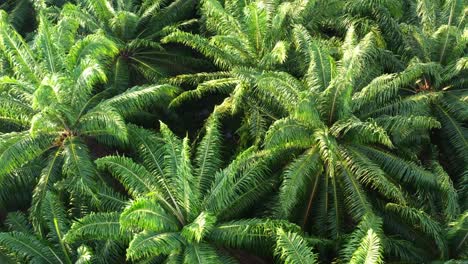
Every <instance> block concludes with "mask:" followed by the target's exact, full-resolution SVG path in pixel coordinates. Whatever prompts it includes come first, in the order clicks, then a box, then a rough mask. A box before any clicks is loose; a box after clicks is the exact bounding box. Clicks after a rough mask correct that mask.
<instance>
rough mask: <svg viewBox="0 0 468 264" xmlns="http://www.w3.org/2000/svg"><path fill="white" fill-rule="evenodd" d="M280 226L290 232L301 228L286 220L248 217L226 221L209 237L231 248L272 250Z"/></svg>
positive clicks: (298, 230) (214, 229)
mask: <svg viewBox="0 0 468 264" xmlns="http://www.w3.org/2000/svg"><path fill="white" fill-rule="evenodd" d="M278 228H282V229H283V230H284V231H286V232H288V231H290V232H300V228H299V227H298V226H296V225H294V224H291V223H289V222H287V221H285V220H272V219H255V218H253V219H248V220H237V221H231V222H226V223H223V224H219V225H217V226H216V227H215V228H213V230H212V231H211V233H210V235H209V239H210V240H211V241H213V242H215V243H217V244H219V245H223V246H228V247H231V248H242V249H253V250H257V251H259V250H268V251H269V250H271V248H272V247H273V246H274V243H275V239H276V232H277V230H278Z"/></svg>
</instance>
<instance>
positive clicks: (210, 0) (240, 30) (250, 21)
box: [163, 0, 308, 143]
mask: <svg viewBox="0 0 468 264" xmlns="http://www.w3.org/2000/svg"><path fill="white" fill-rule="evenodd" d="M307 7H308V1H302V0H297V1H286V2H282V3H280V2H279V1H269V0H256V1H224V2H220V1H218V0H204V1H202V2H201V13H202V19H203V21H204V22H205V27H206V30H207V31H208V32H209V34H213V35H210V37H208V38H205V37H202V36H200V35H194V34H191V33H188V32H183V31H179V30H176V31H175V32H173V33H172V34H170V35H168V36H167V37H165V38H164V39H163V42H176V43H182V44H185V45H187V46H190V47H192V48H194V49H195V50H198V51H199V52H201V53H202V54H204V55H205V56H206V57H208V58H210V59H212V60H213V61H214V63H215V64H216V65H217V66H218V67H219V68H220V71H217V72H203V73H196V74H188V75H180V76H177V77H175V78H173V79H172V80H171V82H172V83H176V84H183V83H188V84H196V85H197V88H196V89H195V90H190V91H187V92H185V93H182V94H181V95H180V96H178V97H177V98H176V99H175V100H174V101H173V102H172V105H174V106H176V105H180V104H181V103H182V102H184V101H186V100H189V99H199V98H201V97H203V96H206V95H209V94H223V95H229V96H228V97H227V99H226V100H225V102H224V104H226V105H230V106H232V112H237V111H239V110H242V111H244V113H245V114H246V116H245V118H244V120H243V129H242V130H243V131H245V133H243V134H246V136H245V138H246V139H245V140H243V141H244V143H245V142H246V141H250V140H253V141H254V142H255V143H259V142H260V140H261V138H263V135H264V133H265V129H266V128H267V120H271V116H275V112H274V109H268V108H265V107H264V106H263V105H262V104H260V103H258V101H257V100H256V95H255V93H254V91H253V89H254V85H255V76H256V75H258V74H259V73H261V72H262V71H264V70H275V69H280V68H281V65H282V64H283V63H284V62H285V60H286V58H287V56H288V47H289V46H290V43H289V41H288V38H287V36H288V35H289V30H290V28H291V27H290V26H291V25H292V24H293V23H294V22H296V21H298V20H300V17H301V12H302V11H304V10H305V9H307Z"/></svg>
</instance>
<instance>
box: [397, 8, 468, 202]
mask: <svg viewBox="0 0 468 264" xmlns="http://www.w3.org/2000/svg"><path fill="white" fill-rule="evenodd" d="M416 2H417V10H416V11H417V14H416V16H415V17H416V18H417V20H416V21H415V22H413V23H408V24H402V25H401V27H402V29H403V31H404V32H405V34H406V35H405V45H406V49H407V52H406V54H407V55H406V54H405V55H406V59H407V60H408V61H410V63H411V62H413V61H420V62H422V63H427V64H431V65H433V66H434V67H435V68H436V70H435V71H431V72H425V73H424V75H423V76H420V77H419V78H417V79H415V80H414V81H415V84H414V85H412V87H410V89H412V93H413V94H414V95H411V96H419V95H422V94H424V95H426V96H428V97H430V104H429V108H430V112H431V115H432V116H433V117H434V118H436V119H437V120H438V121H439V122H440V123H441V128H440V129H439V130H437V131H436V133H435V134H434V136H433V137H432V139H433V140H432V142H433V144H434V145H437V146H438V148H439V149H440V155H439V156H440V161H441V163H442V164H443V165H444V167H445V168H446V169H447V170H448V172H449V173H450V175H451V176H452V180H453V181H454V183H455V185H456V186H457V189H458V190H459V192H460V194H461V195H460V199H461V201H463V200H466V197H468V196H467V195H468V189H467V188H466V183H467V182H468V167H467V164H468V128H467V126H466V124H467V122H468V111H467V109H468V104H467V100H466V98H467V95H468V94H467V91H466V88H465V87H466V83H467V81H466V75H467V74H468V59H467V57H466V54H467V51H468V49H467V44H468V38H467V32H466V25H467V24H466V10H464V6H463V1H440V2H438V1H423V0H420V1H416ZM465 204H466V203H465ZM464 209H467V208H466V206H465V207H464Z"/></svg>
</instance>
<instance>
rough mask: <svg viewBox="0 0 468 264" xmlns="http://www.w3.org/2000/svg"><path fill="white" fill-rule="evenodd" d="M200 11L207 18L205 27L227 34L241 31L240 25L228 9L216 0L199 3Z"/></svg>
mask: <svg viewBox="0 0 468 264" xmlns="http://www.w3.org/2000/svg"><path fill="white" fill-rule="evenodd" d="M201 11H202V13H203V15H204V16H205V18H206V19H207V21H206V24H207V27H208V28H209V29H210V30H212V31H215V32H217V33H219V34H220V35H221V34H223V35H227V34H229V33H231V32H237V33H239V32H241V25H240V24H239V22H238V20H237V19H236V18H234V17H233V16H232V15H231V14H230V13H229V12H227V11H228V10H225V9H224V7H223V6H222V5H221V3H220V2H219V1H218V0H204V1H202V4H201Z"/></svg>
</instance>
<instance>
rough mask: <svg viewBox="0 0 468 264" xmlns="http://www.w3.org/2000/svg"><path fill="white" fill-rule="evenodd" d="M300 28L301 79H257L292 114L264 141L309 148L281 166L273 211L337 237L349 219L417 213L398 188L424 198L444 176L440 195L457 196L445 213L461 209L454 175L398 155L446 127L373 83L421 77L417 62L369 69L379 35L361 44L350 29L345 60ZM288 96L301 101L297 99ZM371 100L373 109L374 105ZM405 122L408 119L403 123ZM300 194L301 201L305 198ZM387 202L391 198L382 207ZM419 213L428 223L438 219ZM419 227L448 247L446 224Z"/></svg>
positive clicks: (277, 123) (280, 74)
mask: <svg viewBox="0 0 468 264" xmlns="http://www.w3.org/2000/svg"><path fill="white" fill-rule="evenodd" d="M294 35H295V39H296V40H295V42H296V43H298V44H299V45H298V47H299V49H301V50H303V52H304V53H305V55H307V56H308V57H307V58H308V60H309V65H310V66H309V68H308V71H307V73H306V74H305V77H304V80H297V79H295V78H294V77H292V76H291V75H289V74H287V73H284V72H270V73H265V74H263V75H262V76H260V77H259V83H258V87H259V89H264V90H265V91H268V92H269V93H270V94H271V95H272V96H275V97H276V98H279V99H278V101H280V102H282V107H284V108H285V109H286V110H288V111H289V113H290V114H289V115H288V116H287V117H285V118H282V119H279V120H277V121H275V123H274V124H273V125H272V126H271V127H270V129H269V131H268V133H267V136H266V138H265V146H266V148H267V149H276V148H284V149H285V150H287V151H291V150H294V149H300V150H304V152H303V154H302V155H301V156H299V157H297V158H296V159H294V161H293V162H292V163H291V164H290V165H288V167H287V168H286V170H285V172H284V175H283V183H282V186H281V188H280V191H279V197H278V206H277V214H278V215H279V216H280V217H287V218H290V219H295V220H296V221H299V222H300V223H301V224H302V226H303V227H304V228H305V229H306V230H313V231H316V233H318V234H320V235H323V236H327V237H335V238H336V237H340V236H342V235H343V234H344V233H345V232H346V227H347V225H346V220H345V219H346V218H347V217H348V216H350V217H352V219H354V220H355V221H360V220H361V219H362V217H363V216H364V215H368V214H372V215H379V214H382V213H381V212H387V211H389V212H392V213H395V216H396V217H397V216H398V215H404V217H403V218H405V219H406V220H408V219H411V217H410V218H408V215H405V213H403V212H407V211H411V212H413V209H412V206H413V205H417V206H418V207H419V206H421V203H423V202H421V201H417V200H416V201H410V200H408V198H407V197H408V196H407V194H406V193H405V192H404V191H403V190H402V186H403V187H404V188H405V189H406V190H415V191H418V192H420V193H421V200H422V201H425V200H426V199H429V196H430V192H431V190H438V187H437V186H438V181H445V182H446V183H447V185H446V186H447V188H446V189H444V190H441V193H444V195H446V196H447V197H451V198H452V199H447V200H448V203H449V205H448V206H447V208H446V210H445V213H446V214H447V216H448V219H451V218H452V217H455V216H456V215H457V214H458V212H459V208H458V201H457V194H456V192H455V190H454V188H453V186H452V185H451V181H450V178H448V176H447V175H446V174H445V173H443V172H440V173H435V172H431V171H429V170H426V169H424V168H423V167H422V166H420V165H419V162H418V159H417V158H416V157H412V156H407V155H405V154H404V152H400V153H399V155H401V156H403V157H405V156H406V159H404V158H400V157H398V156H397V155H395V154H393V153H392V149H393V148H394V146H395V145H397V144H398V145H399V146H400V147H399V148H400V149H402V150H404V148H403V147H401V144H405V145H411V144H415V145H416V144H418V142H421V140H425V138H426V140H427V138H428V137H429V134H428V130H429V129H431V128H435V127H439V126H440V124H439V123H438V122H437V121H436V120H435V119H433V118H430V117H428V116H427V113H425V112H424V111H421V112H419V113H418V111H415V110H414V109H411V108H410V107H408V106H407V105H406V106H405V105H404V103H405V102H402V101H399V102H394V101H392V102H387V101H385V99H386V97H385V94H383V93H375V90H376V89H378V90H379V91H381V90H388V89H392V87H395V86H396V87H400V86H404V85H405V83H406V82H411V81H412V77H413V76H414V75H421V74H422V71H421V70H420V69H419V67H421V65H415V66H413V67H409V68H408V69H406V70H404V71H402V72H400V73H398V74H391V75H380V76H379V75H378V72H370V71H367V72H364V71H365V64H366V63H368V62H369V61H372V60H376V59H378V58H379V57H380V56H379V53H380V52H381V51H379V48H378V45H377V42H376V37H377V36H376V35H374V34H373V33H369V34H368V35H366V36H365V37H364V38H363V39H361V40H360V41H359V42H358V41H357V39H356V36H355V34H354V32H353V29H352V28H351V29H350V30H349V31H348V34H347V37H346V39H345V42H344V45H343V49H344V50H343V57H342V59H341V60H340V61H339V62H335V60H334V59H333V58H332V57H331V56H329V55H328V51H327V49H326V48H325V47H323V46H320V43H318V42H314V41H312V40H311V39H310V36H309V35H308V34H307V33H306V31H305V30H304V28H302V27H300V26H298V27H296V28H295V30H294ZM335 65H337V66H335ZM376 74H377V76H376ZM369 80H370V81H369ZM381 96H382V97H381ZM413 99H414V98H413ZM291 101H297V102H298V103H297V104H296V105H291V104H290V102H291ZM376 101H377V102H381V101H383V102H384V103H383V104H375V102H376ZM371 102H372V105H373V106H374V107H368V106H369V104H371ZM397 103H398V104H399V105H398V107H395V104H397ZM382 112H384V113H385V114H384V115H382V114H381V113H382ZM403 124H409V126H407V127H406V128H405V129H403V128H402V127H401V126H402V125H403ZM442 171H443V170H442ZM435 175H437V177H436V176H435ZM364 189H370V190H371V191H369V192H364ZM377 194H378V195H377ZM370 195H372V198H373V201H374V203H372V202H371V201H370V200H369V196H370ZM380 199H383V201H380ZM299 200H303V201H305V202H304V203H301V204H299V203H298V201H299ZM377 201H379V202H377ZM387 202H393V203H394V204H391V205H390V204H388V205H385V204H386V203H387ZM442 208H444V206H441V207H439V209H438V210H443V209H442ZM382 210H383V211H382ZM414 213H415V215H418V213H416V212H414ZM423 215H424V216H421V217H422V218H424V219H425V220H424V221H426V220H427V221H429V222H430V223H433V222H434V220H432V219H430V218H428V219H426V217H428V216H427V215H426V214H424V213H423ZM412 217H414V216H412ZM311 218H312V220H311ZM389 221H391V220H389ZM415 221H417V220H415ZM421 221H423V220H421ZM311 223H312V228H309V227H308V226H310V224H311ZM423 231H424V232H426V233H428V234H429V235H430V236H432V237H433V238H434V239H435V241H436V244H437V246H438V247H439V249H440V250H441V252H442V254H443V253H445V252H446V250H447V249H446V245H445V243H444V240H443V235H442V229H441V227H440V226H439V227H437V228H435V229H433V230H428V229H426V230H423Z"/></svg>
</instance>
